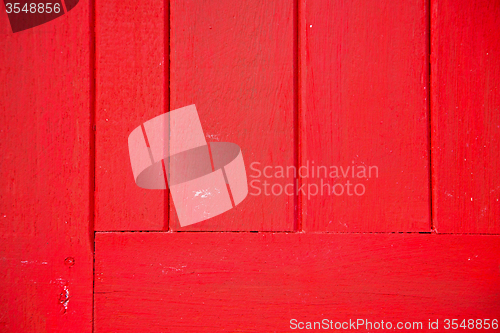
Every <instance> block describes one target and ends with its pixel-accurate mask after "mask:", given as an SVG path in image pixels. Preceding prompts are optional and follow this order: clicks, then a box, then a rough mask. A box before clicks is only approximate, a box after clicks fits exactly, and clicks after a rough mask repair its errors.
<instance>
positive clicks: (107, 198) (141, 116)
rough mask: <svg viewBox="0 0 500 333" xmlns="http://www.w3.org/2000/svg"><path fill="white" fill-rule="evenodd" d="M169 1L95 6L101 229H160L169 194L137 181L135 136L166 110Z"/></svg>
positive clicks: (101, 1) (102, 2) (105, 1)
mask: <svg viewBox="0 0 500 333" xmlns="http://www.w3.org/2000/svg"><path fill="white" fill-rule="evenodd" d="M164 10H165V8H164V2H163V1H158V0H155V1H153V0H149V1H140V2H136V1H116V0H111V1H108V0H97V1H96V64H97V78H96V90H97V101H96V104H97V106H96V124H97V125H96V223H95V224H96V230H161V229H163V228H164V225H165V219H164V216H165V211H166V208H165V191H160V190H145V189H142V188H140V187H138V186H137V185H136V184H135V182H134V177H133V175H132V169H131V166H130V158H129V152H128V141H127V140H128V136H129V134H130V132H131V131H132V130H133V129H135V128H136V127H137V126H140V125H141V124H142V123H144V122H145V121H147V120H149V119H151V118H153V117H155V116H157V115H160V114H162V113H164V112H166V111H165V98H166V91H165V90H166V89H165V73H166V72H168V67H167V66H168V57H166V56H165V43H166V41H165V38H164V36H165V31H164V29H165V13H164Z"/></svg>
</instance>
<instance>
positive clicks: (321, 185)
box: [300, 0, 430, 232]
mask: <svg viewBox="0 0 500 333" xmlns="http://www.w3.org/2000/svg"><path fill="white" fill-rule="evenodd" d="M302 7H303V9H302V10H301V13H302V15H303V16H304V20H305V22H303V23H302V29H301V31H300V33H301V36H303V38H302V40H303V42H302V44H301V45H302V46H301V48H300V55H301V82H300V87H301V89H302V90H301V91H302V95H301V100H302V109H301V112H300V114H301V122H300V124H301V132H300V142H301V149H302V151H301V164H302V165H303V166H305V167H307V169H308V170H309V174H308V175H307V174H306V173H305V172H304V173H303V174H304V175H306V176H305V177H304V180H303V183H304V184H305V188H307V189H308V191H307V192H308V194H310V196H307V197H306V198H304V200H303V202H304V205H303V213H302V216H303V229H304V230H308V231H333V232H384V231H389V232H395V231H396V232H397V231H429V230H430V195H429V194H430V185H429V165H430V163H429V123H428V121H429V117H428V112H429V110H428V109H429V108H428V79H429V75H428V71H429V64H428V22H429V21H428V18H429V12H428V2H427V0H418V1H413V0H412V1H410V0H405V1H366V0H348V1H329V0H318V1H307V2H304V5H303V6H302ZM318 168H323V169H318ZM325 170H327V171H326V172H325Z"/></svg>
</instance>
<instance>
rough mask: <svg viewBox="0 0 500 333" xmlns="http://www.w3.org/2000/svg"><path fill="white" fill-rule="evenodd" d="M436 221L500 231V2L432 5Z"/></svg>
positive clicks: (449, 227)
mask: <svg viewBox="0 0 500 333" xmlns="http://www.w3.org/2000/svg"><path fill="white" fill-rule="evenodd" d="M431 36H432V89H431V92H432V116H431V120H432V137H433V139H432V162H433V219H434V226H435V228H436V229H437V231H438V232H446V233H448V232H449V233H495V234H498V233H500V176H499V175H500V2H498V1H447V0H436V1H433V2H432V33H431Z"/></svg>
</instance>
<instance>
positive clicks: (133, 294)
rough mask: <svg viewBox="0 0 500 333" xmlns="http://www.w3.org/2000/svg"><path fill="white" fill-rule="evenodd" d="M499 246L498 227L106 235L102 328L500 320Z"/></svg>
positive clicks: (261, 328)
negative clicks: (491, 232)
mask: <svg viewBox="0 0 500 333" xmlns="http://www.w3.org/2000/svg"><path fill="white" fill-rule="evenodd" d="M499 252H500V237H497V236H452V235H435V234H303V233H297V234H286V233H98V234H97V235H96V266H95V268H96V270H95V272H96V273H95V274H96V275H95V278H96V280H95V332H97V333H99V332H111V331H112V332H139V331H143V330H144V327H147V328H148V332H165V331H168V332H213V331H222V330H224V331H231V332H232V331H242V332H277V331H279V332H282V331H290V320H291V319H297V320H299V321H303V322H304V321H318V320H323V319H324V318H327V319H330V320H333V321H334V322H335V321H349V319H351V320H356V319H358V318H359V319H368V320H370V321H381V320H384V321H385V322H387V321H391V322H393V323H394V324H396V323H397V322H399V321H411V322H413V321H421V322H423V324H424V325H428V320H429V319H432V320H433V321H435V320H439V322H440V325H441V326H440V327H441V329H442V328H443V326H442V325H443V320H444V319H445V318H456V319H460V320H462V319H468V318H474V319H478V318H489V319H493V318H497V319H500V318H499V317H500V302H499V300H500V298H499V297H500V296H499V295H500V266H499V264H500V258H499V256H498V253H499ZM426 327H427V326H424V328H426ZM364 331H366V330H364ZM424 331H426V330H424Z"/></svg>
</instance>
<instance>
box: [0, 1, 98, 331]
mask: <svg viewBox="0 0 500 333" xmlns="http://www.w3.org/2000/svg"><path fill="white" fill-rule="evenodd" d="M0 8H1V10H0V11H3V10H4V7H3V5H0ZM89 10H90V4H89V1H87V0H80V2H79V4H78V5H77V6H76V7H75V8H74V9H72V10H71V12H69V13H67V14H65V15H62V16H61V17H58V18H56V19H55V20H53V21H50V22H47V23H45V24H42V25H39V26H37V27H34V28H31V29H28V30H25V31H21V32H18V33H14V34H13V33H12V31H11V28H10V26H9V24H8V21H7V15H6V14H5V12H2V13H0V332H9V333H18V332H19V333H24V332H37V333H46V332H51V333H63V332H81V333H90V332H91V331H92V285H93V257H92V247H93V244H92V241H93V231H92V226H91V216H90V211H91V210H90V209H91V208H90V198H91V196H90V193H91V187H90V184H91V179H90V175H91V150H90V147H91V135H90V134H91V107H90V105H91V103H90V101H91V90H90V87H91V67H90V60H91V50H90V45H91V40H90V37H91V35H90V28H89V15H90V13H89ZM29 15H34V14H29Z"/></svg>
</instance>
